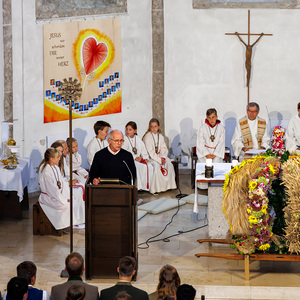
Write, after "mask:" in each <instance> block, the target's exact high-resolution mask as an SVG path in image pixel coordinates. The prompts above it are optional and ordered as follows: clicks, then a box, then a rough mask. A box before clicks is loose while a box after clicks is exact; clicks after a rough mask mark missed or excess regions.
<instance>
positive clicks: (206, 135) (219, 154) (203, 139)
mask: <svg viewBox="0 0 300 300" xmlns="http://www.w3.org/2000/svg"><path fill="white" fill-rule="evenodd" d="M220 123H221V121H220V120H218V115H217V111H216V110H215V109H214V108H210V109H208V110H207V111H206V119H205V123H204V124H203V125H202V126H201V127H200V129H199V132H198V136H197V157H198V160H199V162H200V163H205V162H206V159H207V158H209V159H212V162H213V163H222V162H223V160H224V155H225V129H224V127H223V126H222V125H221V124H220ZM198 187H199V188H200V189H207V188H208V184H207V183H200V184H198Z"/></svg>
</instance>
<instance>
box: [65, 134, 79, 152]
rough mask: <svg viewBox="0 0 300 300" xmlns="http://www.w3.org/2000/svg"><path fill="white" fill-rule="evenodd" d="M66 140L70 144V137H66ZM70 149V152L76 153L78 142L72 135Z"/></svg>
mask: <svg viewBox="0 0 300 300" xmlns="http://www.w3.org/2000/svg"><path fill="white" fill-rule="evenodd" d="M66 142H67V144H68V146H69V145H70V138H67V140H66ZM69 147H70V146H69ZM71 150H72V153H77V152H78V143H77V140H76V139H75V138H73V137H72V149H71Z"/></svg>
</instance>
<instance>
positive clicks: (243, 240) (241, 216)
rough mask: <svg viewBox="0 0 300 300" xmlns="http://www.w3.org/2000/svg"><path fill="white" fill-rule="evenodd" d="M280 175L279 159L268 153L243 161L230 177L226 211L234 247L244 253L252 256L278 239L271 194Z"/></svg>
mask: <svg viewBox="0 0 300 300" xmlns="http://www.w3.org/2000/svg"><path fill="white" fill-rule="evenodd" d="M278 174H279V160H278V158H276V157H275V156H274V154H273V155H272V156H269V155H265V154H264V155H259V156H256V157H255V158H253V159H249V160H247V161H243V162H242V163H241V164H240V165H239V166H237V167H235V168H233V169H232V170H231V171H230V172H229V173H228V174H227V176H226V179H225V182H224V186H223V190H224V197H223V211H224V214H225V216H226V218H227V220H228V222H229V225H230V231H231V233H232V235H233V236H232V239H233V240H234V245H235V247H236V248H237V249H238V251H239V252H240V253H244V254H249V253H253V252H255V251H256V250H260V251H267V250H268V249H269V248H270V245H271V242H272V241H273V239H274V236H273V233H272V226H271V224H270V215H269V210H268V203H269V199H268V192H269V191H270V190H271V184H272V181H273V180H274V179H276V178H277V177H278ZM233 210H234V212H233Z"/></svg>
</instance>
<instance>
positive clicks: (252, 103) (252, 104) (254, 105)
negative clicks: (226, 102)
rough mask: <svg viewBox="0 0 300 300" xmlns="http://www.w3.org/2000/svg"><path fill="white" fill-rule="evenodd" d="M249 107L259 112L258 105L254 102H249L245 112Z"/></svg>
mask: <svg viewBox="0 0 300 300" xmlns="http://www.w3.org/2000/svg"><path fill="white" fill-rule="evenodd" d="M249 107H256V109H257V112H259V109H260V108H259V105H258V104H257V103H256V102H250V103H249V104H248V105H247V110H248V108H249Z"/></svg>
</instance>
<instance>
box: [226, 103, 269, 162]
mask: <svg viewBox="0 0 300 300" xmlns="http://www.w3.org/2000/svg"><path fill="white" fill-rule="evenodd" d="M258 113H259V105H258V104H257V103H255V102H250V103H249V104H248V105H247V115H246V116H244V117H243V118H241V119H240V120H239V121H238V123H237V124H236V127H235V130H234V134H233V136H232V139H231V146H232V150H233V154H234V156H235V157H236V158H239V161H242V160H243V159H249V158H251V157H252V155H249V154H245V152H247V151H249V150H250V149H256V150H258V149H267V148H269V144H270V137H269V136H268V133H267V130H266V121H265V120H264V119H262V118H260V117H258Z"/></svg>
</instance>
